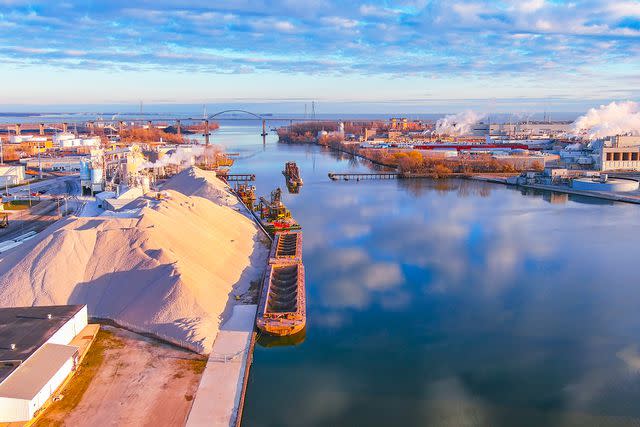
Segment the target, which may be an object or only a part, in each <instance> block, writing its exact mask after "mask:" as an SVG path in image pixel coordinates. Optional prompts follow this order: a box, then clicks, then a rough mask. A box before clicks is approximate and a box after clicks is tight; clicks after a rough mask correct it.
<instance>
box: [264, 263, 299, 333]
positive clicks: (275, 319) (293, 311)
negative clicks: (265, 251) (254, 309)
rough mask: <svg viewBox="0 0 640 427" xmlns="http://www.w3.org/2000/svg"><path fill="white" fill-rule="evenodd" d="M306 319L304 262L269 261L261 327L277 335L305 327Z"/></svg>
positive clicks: (295, 331) (265, 279) (297, 330)
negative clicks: (270, 262)
mask: <svg viewBox="0 0 640 427" xmlns="http://www.w3.org/2000/svg"><path fill="white" fill-rule="evenodd" d="M306 322H307V306H306V296H305V282H304V266H303V265H302V263H279V264H270V265H269V266H268V268H267V274H266V276H265V278H264V282H263V288H262V295H261V296H260V305H259V306H258V318H257V319H256V325H257V326H258V329H260V330H261V331H263V332H266V333H268V334H271V335H276V336H286V335H293V334H296V333H298V332H300V331H302V330H303V329H304V327H305V325H306Z"/></svg>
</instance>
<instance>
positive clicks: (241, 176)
mask: <svg viewBox="0 0 640 427" xmlns="http://www.w3.org/2000/svg"><path fill="white" fill-rule="evenodd" d="M218 178H220V179H222V180H224V181H227V182H229V181H243V182H247V181H255V180H256V175H255V174H253V173H229V174H224V173H218Z"/></svg>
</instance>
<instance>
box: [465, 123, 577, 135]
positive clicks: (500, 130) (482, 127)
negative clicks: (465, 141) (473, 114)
mask: <svg viewBox="0 0 640 427" xmlns="http://www.w3.org/2000/svg"><path fill="white" fill-rule="evenodd" d="M572 126H573V125H572V123H571V122H521V123H484V122H480V123H476V124H475V125H474V126H473V129H472V131H471V134H472V135H477V136H485V135H491V136H497V137H507V138H517V139H522V138H535V139H538V138H553V137H557V136H560V135H563V134H566V133H569V132H571V130H572Z"/></svg>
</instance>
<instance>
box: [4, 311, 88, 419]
mask: <svg viewBox="0 0 640 427" xmlns="http://www.w3.org/2000/svg"><path fill="white" fill-rule="evenodd" d="M86 326H87V306H86V305H58V306H44V307H10V308H0V422H3V423H4V422H25V421H29V420H31V419H32V418H33V416H34V415H35V414H36V413H37V411H38V410H39V409H40V408H41V407H42V406H43V405H44V404H45V402H47V400H48V399H49V398H50V397H51V396H52V395H53V393H54V392H55V391H56V390H57V389H58V387H60V385H62V383H63V382H64V381H65V379H66V378H67V377H68V376H69V375H70V374H71V373H72V371H74V370H75V368H76V364H77V362H78V347H76V346H73V345H69V344H70V343H71V341H72V340H73V339H74V338H75V337H76V335H78V334H79V333H80V332H81V331H82V330H83V329H84V328H85V327H86Z"/></svg>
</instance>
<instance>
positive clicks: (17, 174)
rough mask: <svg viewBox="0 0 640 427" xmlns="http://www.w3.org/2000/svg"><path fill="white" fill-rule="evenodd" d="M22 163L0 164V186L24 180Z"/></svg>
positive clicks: (16, 183)
mask: <svg viewBox="0 0 640 427" xmlns="http://www.w3.org/2000/svg"><path fill="white" fill-rule="evenodd" d="M24 171H25V168H24V166H22V165H0V186H2V187H4V186H7V185H18V184H20V183H21V182H23V181H24V180H25V174H24Z"/></svg>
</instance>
